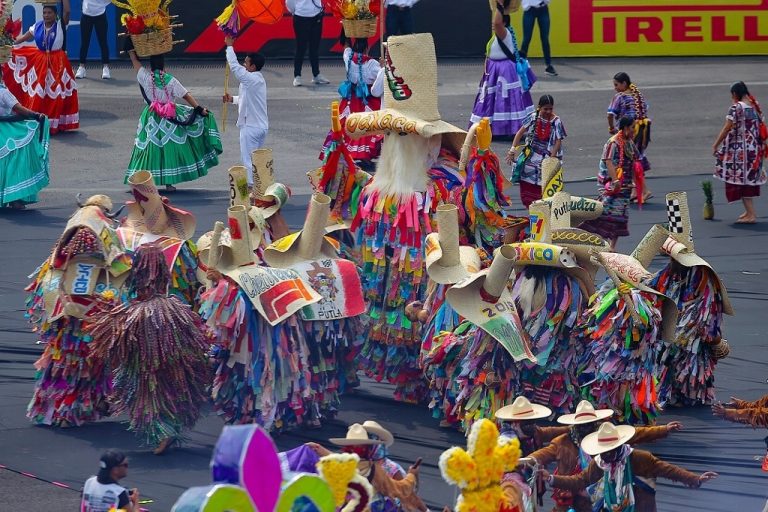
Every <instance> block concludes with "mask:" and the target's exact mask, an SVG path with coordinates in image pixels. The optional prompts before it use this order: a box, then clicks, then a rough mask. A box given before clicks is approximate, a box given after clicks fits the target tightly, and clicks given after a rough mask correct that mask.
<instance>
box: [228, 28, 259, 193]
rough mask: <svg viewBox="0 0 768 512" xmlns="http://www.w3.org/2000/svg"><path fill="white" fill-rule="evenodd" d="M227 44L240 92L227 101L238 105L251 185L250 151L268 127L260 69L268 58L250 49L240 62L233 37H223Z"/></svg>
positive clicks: (241, 143)
mask: <svg viewBox="0 0 768 512" xmlns="http://www.w3.org/2000/svg"><path fill="white" fill-rule="evenodd" d="M224 43H225V44H226V45H227V63H228V64H229V68H230V69H231V70H232V74H234V75H235V77H236V78H237V80H238V81H239V82H240V89H239V94H238V95H237V96H232V95H231V94H229V93H227V94H225V95H224V98H223V100H224V102H225V103H234V104H235V105H237V127H238V128H240V157H241V158H242V160H243V166H244V167H245V168H246V169H248V188H253V165H252V164H251V153H253V152H254V151H255V150H257V149H259V148H261V147H262V146H263V145H264V139H265V138H266V137H267V130H268V129H269V117H268V116H267V82H266V81H265V80H264V75H262V74H261V69H262V68H263V67H264V64H265V62H266V59H265V58H264V56H263V55H262V54H260V53H248V54H247V55H246V56H245V59H244V60H243V63H242V64H240V63H239V62H238V61H237V55H236V54H235V50H234V49H233V48H232V45H233V44H234V39H233V38H231V37H229V36H227V37H225V38H224Z"/></svg>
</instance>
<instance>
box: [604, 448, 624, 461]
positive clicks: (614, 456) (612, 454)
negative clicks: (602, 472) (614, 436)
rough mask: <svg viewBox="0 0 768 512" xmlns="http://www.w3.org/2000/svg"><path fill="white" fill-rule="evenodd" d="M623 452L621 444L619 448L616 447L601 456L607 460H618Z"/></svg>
mask: <svg viewBox="0 0 768 512" xmlns="http://www.w3.org/2000/svg"><path fill="white" fill-rule="evenodd" d="M620 454H621V446H619V447H618V448H614V449H613V450H611V451H609V452H605V453H604V454H602V455H601V458H602V459H603V460H604V461H605V462H617V461H618V460H619V455H620Z"/></svg>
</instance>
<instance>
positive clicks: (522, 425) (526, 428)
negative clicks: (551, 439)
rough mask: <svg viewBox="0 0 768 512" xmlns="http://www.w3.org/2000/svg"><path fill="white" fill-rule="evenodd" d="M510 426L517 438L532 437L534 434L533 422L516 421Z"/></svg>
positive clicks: (534, 425) (534, 424) (534, 426)
mask: <svg viewBox="0 0 768 512" xmlns="http://www.w3.org/2000/svg"><path fill="white" fill-rule="evenodd" d="M512 426H513V427H514V429H515V431H517V434H518V436H519V437H533V436H534V435H535V434H536V423H534V422H533V421H518V422H516V423H513V424H512Z"/></svg>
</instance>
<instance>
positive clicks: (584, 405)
mask: <svg viewBox="0 0 768 512" xmlns="http://www.w3.org/2000/svg"><path fill="white" fill-rule="evenodd" d="M611 416H613V410H612V409H595V408H594V407H593V406H592V404H591V403H590V402H589V401H587V400H582V401H581V402H579V405H577V406H576V412H575V413H573V414H563V415H562V416H560V417H559V418H557V422H558V423H561V424H563V425H583V424H585V423H592V422H595V421H600V420H604V419H606V418H610V417H611Z"/></svg>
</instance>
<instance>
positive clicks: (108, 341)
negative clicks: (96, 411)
mask: <svg viewBox="0 0 768 512" xmlns="http://www.w3.org/2000/svg"><path fill="white" fill-rule="evenodd" d="M170 281H171V275H170V271H169V269H168V265H167V264H166V261H165V256H164V254H163V251H162V250H161V248H160V247H159V246H156V245H142V246H141V247H140V248H139V249H138V250H137V251H136V253H135V256H134V261H133V269H132V271H131V276H130V278H129V282H128V294H129V296H130V300H129V301H128V302H127V303H124V304H120V305H118V306H116V307H114V308H112V309H110V310H107V311H105V312H104V314H103V315H102V316H100V317H99V318H98V319H97V320H96V321H95V322H94V323H93V324H92V325H91V326H90V328H89V329H88V332H89V333H90V334H91V336H92V337H93V352H94V357H97V358H102V359H103V360H104V361H106V362H107V364H108V365H109V367H110V368H114V391H113V393H112V396H111V399H110V402H111V403H112V405H113V408H114V410H113V412H114V413H115V414H123V413H125V414H127V415H128V418H129V430H132V431H134V432H135V433H136V434H138V435H139V436H140V437H142V438H143V440H144V441H145V442H146V443H147V444H148V445H156V444H158V443H161V442H162V441H164V440H174V439H179V438H180V437H181V435H182V431H183V430H184V429H185V428H191V427H193V426H194V424H195V422H196V421H197V419H198V418H199V417H200V408H201V406H202V405H203V404H204V403H205V401H206V386H207V384H208V381H209V379H208V368H207V359H206V351H207V349H208V339H207V338H206V335H205V326H204V325H203V323H202V321H201V320H200V317H199V316H198V315H197V314H196V313H194V312H193V311H192V308H191V307H190V306H189V305H187V304H184V303H183V302H182V301H181V300H180V299H179V298H177V297H174V296H172V295H168V289H169V287H170ZM166 443H167V441H166Z"/></svg>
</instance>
